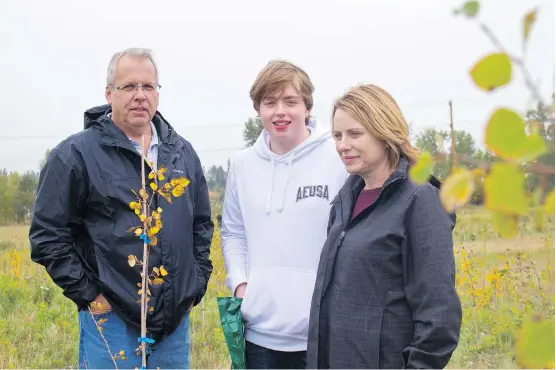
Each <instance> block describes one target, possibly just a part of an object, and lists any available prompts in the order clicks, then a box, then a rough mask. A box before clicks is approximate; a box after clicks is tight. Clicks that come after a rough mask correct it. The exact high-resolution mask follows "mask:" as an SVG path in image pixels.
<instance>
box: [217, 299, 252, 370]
mask: <svg viewBox="0 0 556 370" xmlns="http://www.w3.org/2000/svg"><path fill="white" fill-rule="evenodd" d="M216 300H217V302H218V311H219V313H220V324H221V325H222V332H223V333H224V339H225V340H226V344H227V345H228V351H229V352H230V358H231V359H232V369H245V368H246V363H245V337H244V328H243V320H242V318H241V310H240V308H241V302H242V301H243V299H242V298H237V297H216Z"/></svg>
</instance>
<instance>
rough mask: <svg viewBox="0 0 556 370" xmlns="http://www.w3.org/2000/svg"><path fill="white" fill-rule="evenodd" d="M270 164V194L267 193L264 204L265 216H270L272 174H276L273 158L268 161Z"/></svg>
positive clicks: (272, 189)
mask: <svg viewBox="0 0 556 370" xmlns="http://www.w3.org/2000/svg"><path fill="white" fill-rule="evenodd" d="M270 164H271V166H272V176H271V177H270V192H269V193H268V201H267V203H266V210H265V213H266V214H267V215H269V214H270V207H271V204H272V192H273V191H274V174H275V173H276V161H275V160H274V157H272V158H271V159H270Z"/></svg>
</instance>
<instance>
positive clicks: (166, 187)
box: [162, 182, 172, 190]
mask: <svg viewBox="0 0 556 370" xmlns="http://www.w3.org/2000/svg"><path fill="white" fill-rule="evenodd" d="M171 187H172V185H170V183H168V182H167V183H166V184H164V186H163V187H162V188H163V189H164V190H170V188H171Z"/></svg>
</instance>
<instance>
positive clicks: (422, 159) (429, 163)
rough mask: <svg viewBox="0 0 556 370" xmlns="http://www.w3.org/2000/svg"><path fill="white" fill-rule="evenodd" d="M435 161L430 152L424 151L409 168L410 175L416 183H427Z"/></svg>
mask: <svg viewBox="0 0 556 370" xmlns="http://www.w3.org/2000/svg"><path fill="white" fill-rule="evenodd" d="M433 166H434V161H433V159H432V156H431V154H430V153H428V152H424V153H422V154H421V155H420V156H419V158H418V159H417V163H415V164H414V165H413V166H411V168H410V169H409V177H410V179H411V180H412V181H413V182H415V183H416V184H425V183H426V182H427V181H428V179H429V178H430V176H431V173H432V169H433Z"/></svg>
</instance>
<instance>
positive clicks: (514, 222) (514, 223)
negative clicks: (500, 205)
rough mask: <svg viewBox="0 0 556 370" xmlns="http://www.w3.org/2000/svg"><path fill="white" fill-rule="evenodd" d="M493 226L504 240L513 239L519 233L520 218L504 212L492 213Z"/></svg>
mask: <svg viewBox="0 0 556 370" xmlns="http://www.w3.org/2000/svg"><path fill="white" fill-rule="evenodd" d="M491 220H492V225H493V226H494V229H495V230H496V232H497V233H498V236H500V238H502V239H512V238H514V237H516V236H517V234H518V233H519V218H518V216H517V215H511V214H507V213H502V212H493V213H492V218H491Z"/></svg>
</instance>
